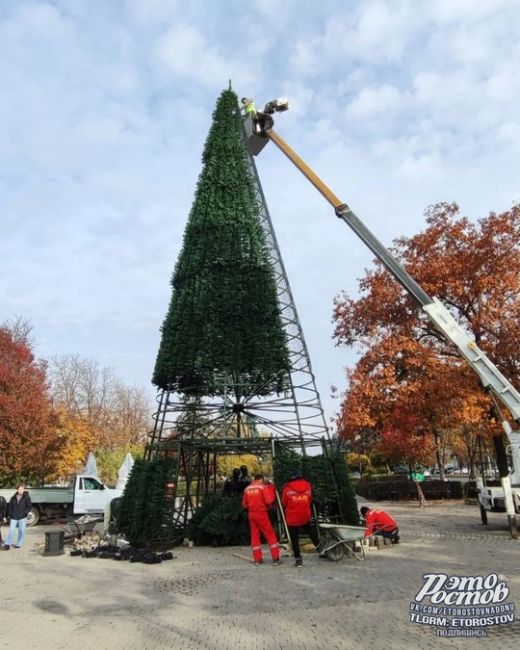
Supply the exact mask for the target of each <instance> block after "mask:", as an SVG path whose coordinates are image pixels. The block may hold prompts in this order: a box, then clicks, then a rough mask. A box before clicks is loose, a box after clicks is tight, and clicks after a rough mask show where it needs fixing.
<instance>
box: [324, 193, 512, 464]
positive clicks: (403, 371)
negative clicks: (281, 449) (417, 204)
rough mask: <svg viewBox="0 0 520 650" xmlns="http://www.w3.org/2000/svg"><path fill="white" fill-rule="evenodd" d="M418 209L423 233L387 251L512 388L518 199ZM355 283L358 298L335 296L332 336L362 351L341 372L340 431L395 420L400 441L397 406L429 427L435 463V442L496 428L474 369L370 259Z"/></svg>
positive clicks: (379, 427)
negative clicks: (469, 213)
mask: <svg viewBox="0 0 520 650" xmlns="http://www.w3.org/2000/svg"><path fill="white" fill-rule="evenodd" d="M426 216H427V228H426V229H425V231H424V232H422V233H419V234H418V235H415V236H414V237H412V238H410V239H407V238H401V239H398V240H397V241H396V242H395V245H394V247H393V249H392V253H393V255H394V256H395V257H396V258H397V259H398V260H399V261H400V262H401V264H402V265H403V266H404V267H405V268H406V269H407V270H408V272H409V273H410V274H411V275H412V276H413V277H414V278H415V279H416V280H417V281H418V282H419V284H420V285H421V286H422V287H423V289H424V290H425V291H426V292H427V293H429V294H430V295H432V296H436V297H438V298H440V300H441V301H442V302H443V303H444V304H445V305H446V306H447V307H448V308H449V309H450V311H451V312H452V314H453V315H454V317H455V318H456V320H458V321H459V322H460V323H461V324H462V325H463V326H465V327H466V329H467V330H468V331H470V332H471V333H472V334H473V336H474V338H475V341H476V343H477V344H478V345H479V347H481V348H482V349H483V350H484V351H485V352H486V354H487V355H488V356H489V357H490V358H491V359H492V360H493V362H494V363H495V364H496V365H497V366H498V367H499V368H500V369H501V370H502V372H504V374H505V375H506V376H507V377H509V378H510V380H511V381H512V382H513V383H514V384H515V385H516V386H517V387H518V386H519V385H520V356H519V355H518V352H517V341H518V339H519V336H518V335H519V333H520V332H519V329H520V318H519V317H520V292H519V289H520V284H519V278H520V206H518V205H516V206H514V207H513V208H512V209H511V210H509V211H507V212H504V213H503V214H498V215H497V214H495V213H491V214H490V215H489V216H488V217H486V218H485V219H481V220H480V221H478V222H477V223H474V222H471V221H470V220H469V219H467V218H464V217H460V215H459V209H458V206H457V205H455V204H446V203H443V204H439V205H436V206H433V207H432V208H430V209H429V210H428V211H427V214H426ZM360 289H361V293H362V295H361V297H360V298H357V299H354V298H351V297H349V296H348V295H346V294H343V295H341V296H339V297H338V298H337V299H336V301H335V309H334V319H335V323H336V328H335V338H336V340H337V342H338V344H341V345H348V346H353V345H356V346H358V347H359V348H360V349H361V352H362V356H361V358H360V360H359V362H358V363H357V365H356V367H355V368H354V369H353V370H352V371H350V372H349V376H348V378H349V387H348V390H347V391H346V393H345V396H344V399H343V402H342V406H341V412H340V415H339V419H338V425H339V430H340V432H341V434H342V435H343V436H345V437H347V438H353V437H354V436H355V435H356V434H357V433H359V431H360V430H363V429H365V430H366V429H368V430H371V431H376V432H377V433H378V434H379V435H380V434H381V432H382V431H384V430H389V431H394V432H395V431H396V430H399V426H401V433H402V436H403V437H404V439H405V440H406V438H407V432H406V429H405V428H402V425H400V424H399V418H402V417H403V414H405V415H407V416H408V417H413V418H414V421H416V422H417V427H418V428H419V429H420V430H422V431H423V432H428V434H431V435H432V437H433V440H434V443H435V449H436V453H437V460H438V462H439V465H440V466H441V467H443V465H444V462H443V458H442V451H443V449H444V450H445V449H446V448H447V446H450V447H451V446H453V445H455V446H456V443H455V442H454V441H453V440H452V441H451V442H450V437H451V438H452V439H453V437H455V438H458V436H460V435H463V434H464V435H466V441H468V440H469V438H468V436H467V433H468V431H470V430H471V431H476V432H478V433H483V432H485V433H488V434H489V433H495V434H496V433H497V432H498V429H497V427H496V423H494V422H493V418H492V417H491V413H492V409H491V404H490V401H489V398H488V396H487V395H485V394H484V393H483V392H482V390H481V387H480V385H479V381H478V378H477V375H476V374H475V373H474V372H473V371H472V370H471V369H470V368H469V366H467V365H466V363H465V362H464V361H463V360H462V359H461V358H460V357H459V354H458V352H457V350H456V349H455V348H454V347H453V346H451V344H450V343H449V342H447V341H446V340H445V339H444V337H443V335H442V334H440V333H439V332H438V331H437V330H436V329H435V328H434V326H433V325H432V324H431V323H430V321H429V320H428V319H427V318H426V317H425V316H424V315H423V314H422V313H421V310H420V308H419V307H418V305H417V304H416V303H415V301H414V300H413V298H411V297H410V296H409V295H408V294H406V293H405V292H403V290H402V288H401V287H400V285H399V284H397V282H396V281H394V280H393V278H391V277H390V276H389V274H388V273H387V271H386V270H385V269H384V268H383V267H382V265H381V264H380V263H379V262H376V269H375V270H373V271H369V272H367V274H366V276H365V277H364V278H363V279H362V280H361V282H360ZM483 423H484V426H483ZM409 433H410V436H409V439H410V444H412V437H411V436H412V435H413V434H412V432H409ZM413 443H414V444H415V443H416V440H415V438H414V439H413ZM452 443H453V445H452ZM470 455H471V454H470Z"/></svg>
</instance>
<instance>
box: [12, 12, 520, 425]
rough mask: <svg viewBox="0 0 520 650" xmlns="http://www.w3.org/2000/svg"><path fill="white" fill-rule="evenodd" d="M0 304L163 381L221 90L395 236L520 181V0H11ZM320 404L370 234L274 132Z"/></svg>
mask: <svg viewBox="0 0 520 650" xmlns="http://www.w3.org/2000/svg"><path fill="white" fill-rule="evenodd" d="M0 79H1V84H0V296H1V303H0V322H2V321H5V320H7V319H13V318H15V317H18V316H21V317H23V318H25V319H27V320H28V321H30V323H31V324H32V326H33V331H32V335H33V337H34V340H35V352H36V354H37V356H38V357H41V358H49V357H52V356H54V355H66V354H74V355H79V356H81V357H83V358H88V359H93V360H95V361H97V362H99V363H100V364H101V365H103V366H109V367H112V368H113V369H114V370H115V372H116V374H117V375H118V376H119V377H120V378H121V379H123V380H124V381H125V382H126V383H127V384H131V385H133V384H135V385H137V386H143V387H147V389H148V390H149V391H150V395H151V397H152V396H153V395H154V394H155V391H154V389H153V387H152V385H151V383H150V382H151V376H152V370H153V365H154V363H155V357H156V354H157V350H158V346H159V339H160V330H159V328H160V326H161V324H162V321H163V319H164V316H165V314H166V310H167V308H168V304H169V300H170V291H171V288H170V284H169V282H170V278H171V274H172V272H173V268H174V265H175V262H176V259H177V256H178V254H179V251H180V246H181V241H182V235H183V232H184V228H185V225H186V220H187V217H188V213H189V210H190V207H191V203H192V200H193V196H194V191H195V185H196V181H197V178H198V175H199V173H200V171H201V153H202V148H203V144H204V141H205V138H206V135H207V132H208V129H209V126H210V122H211V115H212V112H213V109H214V106H215V102H216V99H217V97H218V95H219V94H220V92H221V91H222V90H223V89H224V88H227V87H228V84H229V80H230V79H231V80H232V85H233V88H234V89H235V90H236V92H237V94H238V96H239V97H242V96H248V97H253V98H254V99H255V100H256V102H257V104H258V105H262V104H263V103H264V102H265V101H268V100H270V99H273V98H275V97H279V96H285V97H287V98H288V99H289V100H290V103H291V109H290V110H289V111H288V112H287V113H284V114H281V115H279V116H277V119H276V129H277V131H278V132H279V134H280V135H281V136H282V137H283V138H284V139H285V140H287V141H288V142H289V144H290V145H291V146H292V147H293V148H294V149H295V150H296V151H297V152H298V153H299V154H300V156H302V157H303V158H304V159H305V160H306V161H307V163H308V164H310V165H311V167H313V168H314V169H315V171H316V172H317V173H318V174H319V175H320V176H321V177H322V178H323V180H324V181H325V182H326V183H327V184H328V185H329V186H330V188H331V189H332V190H333V191H334V192H335V194H337V195H338V196H339V197H340V198H341V199H342V200H344V201H345V202H347V203H348V204H349V205H350V206H351V207H352V209H353V210H354V211H355V212H356V214H357V215H358V216H359V217H360V218H361V219H362V220H363V221H364V222H365V224H366V225H367V226H368V227H369V228H370V229H371V230H372V231H373V232H374V233H375V234H376V236H377V237H378V238H379V239H380V240H381V241H382V242H383V243H384V244H385V245H390V244H391V243H392V241H393V240H394V239H395V238H397V237H400V236H403V235H404V236H411V235H413V234H415V233H417V232H419V231H421V230H423V229H424V227H425V220H424V211H425V209H426V208H427V207H428V206H429V205H432V204H434V203H437V202H441V201H450V202H451V201H455V202H457V203H458V204H459V205H460V207H461V212H462V214H464V215H466V216H468V217H470V218H471V219H475V220H476V219H479V218H481V217H484V216H486V215H488V214H489V212H491V211H495V212H501V211H504V210H507V209H508V208H510V207H511V205H512V204H513V203H515V202H518V201H519V200H520V189H519V178H520V175H519V170H518V160H519V155H520V102H519V101H518V98H519V97H520V4H519V2H518V0H365V1H359V0H322V2H320V3H316V2H310V1H308V0H285V1H284V0H276V1H275V0H250V2H247V3H246V2H239V1H238V0H206V1H205V2H202V0H198V1H195V0H193V1H191V2H190V1H189V0H188V1H186V0H184V1H183V2H181V1H180V0H47V1H45V0H40V1H30V0H0ZM256 162H257V166H258V171H259V174H260V178H261V181H262V185H263V189H264V192H265V195H266V199H267V204H268V206H269V210H270V213H271V217H272V220H273V223H274V228H275V231H276V235H277V238H278V241H279V245H280V249H281V252H282V256H283V259H284V263H285V267H286V270H287V274H288V277H289V282H290V285H291V288H292V291H293V294H294V297H295V301H296V305H297V309H298V312H299V316H300V319H301V322H302V326H303V331H304V333H305V338H306V342H307V346H308V348H309V353H310V356H311V360H312V367H313V370H314V373H315V375H316V381H317V385H318V388H319V390H320V393H321V397H322V401H323V405H324V408H325V413H326V416H327V419H328V418H332V417H334V414H335V413H336V412H337V410H338V408H339V403H338V401H337V399H336V400H335V399H333V398H332V397H331V386H336V387H337V388H338V389H339V391H340V392H341V391H343V390H345V387H346V378H345V368H346V367H348V366H352V365H353V364H354V363H355V358H356V357H355V351H352V350H348V349H345V348H338V347H336V346H335V345H334V341H333V340H332V332H333V323H332V309H333V299H334V296H336V295H337V294H339V293H340V292H341V291H343V290H344V291H346V292H348V293H349V294H351V295H356V294H357V291H358V281H359V279H360V278H361V277H362V276H363V275H364V274H365V270H366V269H369V268H371V266H372V255H371V253H370V252H369V251H368V250H367V249H366V248H365V247H364V245H363V244H362V243H361V242H360V241H359V240H357V239H356V237H355V235H354V234H353V233H352V232H351V231H350V230H349V229H348V228H347V227H346V226H345V225H344V224H343V222H341V221H340V220H338V219H337V218H336V217H335V216H334V213H333V211H332V209H331V208H330V206H329V205H328V204H327V203H326V202H325V201H324V199H323V198H322V197H321V196H320V195H319V194H318V193H317V192H316V190H314V188H312V186H310V185H309V184H308V182H307V181H306V180H305V179H304V178H303V177H301V176H300V175H299V174H298V172H297V170H296V169H295V168H293V167H292V165H291V164H290V163H289V162H288V161H287V160H286V159H285V158H284V156H282V154H281V153H279V152H278V151H277V150H276V148H275V147H274V146H273V145H269V146H268V147H266V148H265V149H264V150H263V152H262V153H261V156H259V157H258V159H257V160H256Z"/></svg>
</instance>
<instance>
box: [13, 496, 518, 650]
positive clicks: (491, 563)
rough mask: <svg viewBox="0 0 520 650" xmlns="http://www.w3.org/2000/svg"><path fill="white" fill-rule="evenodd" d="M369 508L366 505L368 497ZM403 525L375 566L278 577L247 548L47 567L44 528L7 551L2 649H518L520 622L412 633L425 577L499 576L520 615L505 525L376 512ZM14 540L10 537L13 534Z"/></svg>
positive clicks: (308, 565) (350, 562)
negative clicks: (474, 633) (447, 633)
mask: <svg viewBox="0 0 520 650" xmlns="http://www.w3.org/2000/svg"><path fill="white" fill-rule="evenodd" d="M360 501H361V499H360ZM379 505H380V507H383V508H384V509H385V510H387V511H388V512H389V513H390V514H392V515H393V516H394V517H395V518H396V519H397V521H398V523H399V524H400V528H401V532H402V542H401V544H399V545H397V546H392V547H385V548H383V549H381V550H374V551H370V553H369V554H368V556H367V559H366V561H364V562H359V561H357V560H356V559H344V560H341V561H340V562H329V561H327V560H321V559H319V558H318V557H316V556H315V555H314V554H312V555H308V554H306V555H304V556H303V557H304V568H303V569H301V570H298V569H295V568H294V566H293V560H292V558H283V560H284V562H283V564H282V566H280V567H274V566H272V565H271V564H270V563H268V562H266V563H265V564H264V565H262V566H254V565H253V564H251V563H249V562H247V561H245V560H243V559H240V558H237V557H235V555H237V554H238V555H241V556H245V557H247V556H249V549H247V548H244V547H241V548H221V549H213V548H194V549H188V548H178V549H175V550H174V554H175V555H176V559H175V560H173V561H169V562H164V563H163V564H160V565H151V566H145V565H142V564H130V563H128V562H115V561H113V560H101V559H97V558H93V559H85V558H71V557H69V556H68V554H67V555H63V556H58V557H43V556H41V554H40V551H39V550H38V548H36V547H35V544H37V543H38V542H39V543H41V542H42V540H43V533H44V531H45V528H43V527H42V526H38V527H36V528H35V529H30V530H29V536H28V539H27V544H26V548H24V549H22V550H20V551H16V550H11V551H9V552H8V553H7V552H3V553H1V554H0V597H1V603H2V608H1V609H2V619H3V625H2V632H1V633H0V647H1V648H2V649H5V650H25V649H26V648H27V649H29V648H31V649H34V650H51V649H52V650H65V649H67V650H69V649H70V648H92V649H95V650H105V649H106V650H119V649H121V650H122V649H123V648H124V649H125V650H159V649H161V650H162V649H166V648H169V649H174V650H176V649H181V648H186V649H189V650H191V649H193V650H199V649H202V648H204V649H208V650H236V649H237V648H240V649H243V650H293V649H294V650H296V649H300V650H315V649H318V648H324V649H331V650H334V649H349V648H353V649H360V648H361V649H364V648H367V649H368V648H370V649H371V650H378V649H383V648H385V649H387V648H392V649H393V648H396V649H397V648H399V649H400V648H404V649H410V650H412V649H414V650H415V649H417V648H421V649H425V650H426V649H429V648H461V649H466V648H497V647H499V646H500V647H501V648H504V649H508V648H517V646H518V644H519V643H520V623H519V622H516V621H515V623H513V624H512V625H503V626H496V627H490V628H487V631H488V636H487V637H486V638H476V639H475V638H472V639H471V638H454V639H445V638H439V637H437V636H436V635H435V628H433V627H430V626H426V625H417V624H413V623H410V621H409V613H410V602H411V601H412V600H413V597H414V596H415V594H416V593H417V591H418V590H419V588H420V587H421V586H422V583H423V581H422V576H423V574H425V573H429V572H433V573H438V572H443V573H447V574H454V575H471V576H472V575H479V574H480V575H487V574H489V573H497V574H500V575H503V577H504V579H505V580H506V581H507V583H508V586H509V588H510V590H511V594H510V598H509V599H508V600H509V602H513V603H515V604H517V605H518V606H520V577H519V572H520V553H519V550H520V540H512V539H511V538H510V536H509V533H508V531H507V528H506V525H505V516H504V515H498V514H497V515H491V516H490V525H489V526H487V527H483V526H482V525H481V524H480V516H479V512H478V509H477V508H476V507H475V506H465V505H463V504H461V503H457V504H437V505H433V503H432V504H431V505H430V504H429V505H428V506H427V507H426V508H423V509H421V508H419V507H418V505H417V504H398V503H393V504H390V503H385V504H379ZM4 530H5V529H4Z"/></svg>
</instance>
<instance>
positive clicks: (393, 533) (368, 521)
mask: <svg viewBox="0 0 520 650" xmlns="http://www.w3.org/2000/svg"><path fill="white" fill-rule="evenodd" d="M360 512H361V516H362V517H363V518H364V520H365V525H366V527H367V529H366V532H365V537H370V535H381V537H383V538H385V539H389V540H391V541H392V544H399V540H400V537H399V528H398V526H397V523H396V522H395V521H394V520H393V519H392V517H390V515H389V514H388V513H387V512H385V511H384V510H376V509H375V508H367V506H363V507H362V508H361V510H360Z"/></svg>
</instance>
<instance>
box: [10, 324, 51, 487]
mask: <svg viewBox="0 0 520 650" xmlns="http://www.w3.org/2000/svg"><path fill="white" fill-rule="evenodd" d="M55 426H56V418H55V415H54V413H53V410H52V404H51V400H50V398H49V394H48V387H47V383H46V373H45V365H44V364H43V363H39V362H37V361H36V360H35V358H34V356H33V353H32V351H31V347H30V344H29V343H28V341H27V339H25V338H24V337H16V336H15V335H14V334H13V333H12V332H10V331H9V329H7V328H0V479H1V480H2V482H3V483H4V484H9V483H12V482H13V481H17V480H37V479H39V478H43V477H45V476H46V475H47V474H48V473H49V472H50V471H52V470H53V468H54V458H55V455H56V453H58V452H59V451H60V449H61V445H62V441H61V439H60V438H59V437H58V436H56V435H55Z"/></svg>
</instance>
